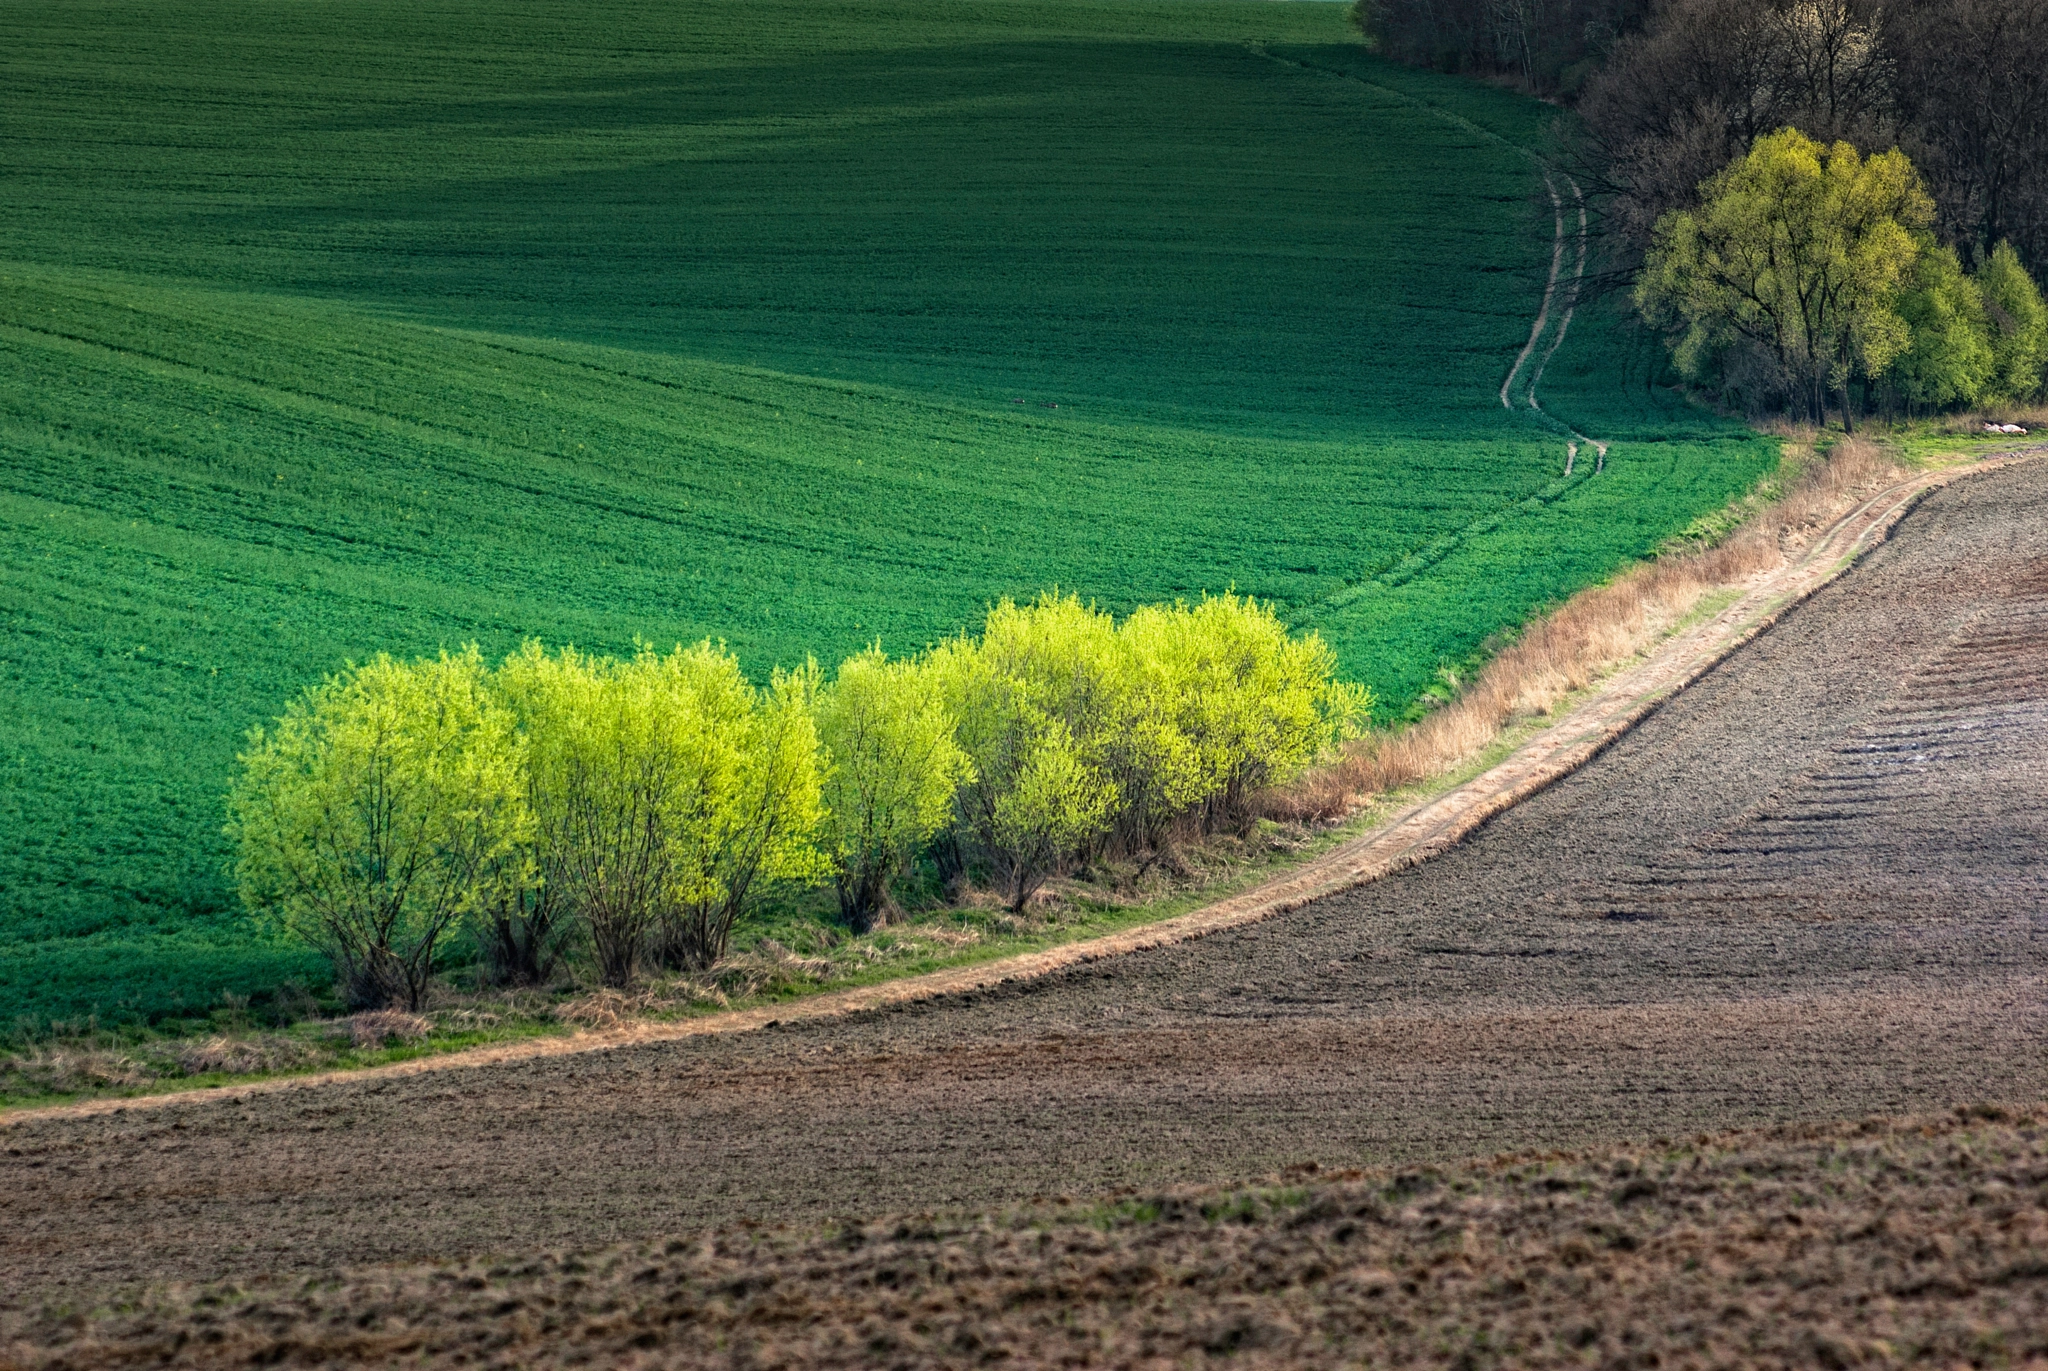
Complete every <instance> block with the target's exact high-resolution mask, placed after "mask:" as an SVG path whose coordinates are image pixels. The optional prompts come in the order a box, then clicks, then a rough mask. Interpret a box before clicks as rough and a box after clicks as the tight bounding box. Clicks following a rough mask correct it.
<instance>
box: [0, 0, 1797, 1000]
mask: <svg viewBox="0 0 2048 1371" xmlns="http://www.w3.org/2000/svg"><path fill="white" fill-rule="evenodd" d="M1552 115H1553V111H1551V110H1549V109H1548V108H1546V107H1544V106H1541V105H1538V104H1535V103H1534V102H1530V101H1525V100H1521V99H1519V98H1517V97H1514V96H1510V95H1507V94H1504V93H1500V92H1496V91H1492V90H1489V89H1486V88H1483V87H1479V86H1475V85H1467V84H1460V83H1457V82H1454V81H1452V80H1449V79H1447V78H1437V77H1433V76H1428V75H1423V74H1418V73H1412V72H1407V71H1403V70H1400V69H1397V68H1393V67H1390V66H1386V65H1383V64H1380V63H1378V62H1376V61H1375V60H1374V59H1373V58H1371V57H1369V56H1368V55H1367V54H1365V53H1364V52H1363V51H1361V50H1360V49H1359V48H1358V46H1357V44H1356V43H1355V41H1353V39H1352V37H1351V36H1350V35H1349V33H1348V32H1347V30H1346V28H1345V24H1344V12H1343V9H1342V8H1341V7H1340V6H1337V5H1333V4H1275V3H1202V2H1200V0H1183V2H1181V3H1145V2H1144V0H1128V2H1115V0H1105V2H1103V3H1075V2H1073V0H919V2H918V3H914V4H913V3H906V2H905V0H868V2H867V3H861V4H847V5H836V6H835V5H829V4H828V5H822V6H821V5H818V4H815V3H813V4H805V5H796V4H791V3H787V2H786V0H757V2H756V3H749V4H745V5H737V4H727V5H719V4H714V3H709V0H674V2H673V3H664V4H658V5H657V4H637V5H636V4H630V3H629V4H622V5H618V6H613V7H610V8H607V9H604V10H602V11H597V10H594V9H592V8H591V7H588V6H584V5H578V4H569V3H560V2H559V0H526V2H525V3H516V2H515V0H473V2H472V3H469V4H466V5H465V4H446V5H437V6H419V5H412V4H404V5H401V4H381V3H371V2H370V0H292V2H291V3H286V2H285V0H264V2H263V3H243V4H235V3H208V4H194V3H188V2H186V0H148V3H140V2H138V0H114V2H113V3H97V4H95V3H78V4H67V5H63V6H53V5H50V4H47V3H43V2H42V0H0V523H4V530H5V536H4V542H0V1022H5V1021H7V1020H8V1019H9V1018H11V1017H14V1016H28V1017H33V1018H43V1017H48V1016H51V1015H75V1014H80V1013H83V1012H86V1011H89V1010H97V1011H98V1012H101V1013H103V1014H116V1015H118V1014H123V1013H131V1012H132V1013H141V1014H145V1015H148V1014H159V1013H163V1012H166V1011H170V1010H174V1009H176V1008H178V1007H180V1006H186V1007H190V1006H195V1005H200V1004H203V1003H206V1002H209V1001H215V1000H217V999H218V997H219V995H220V993H221V992H222V991H223V990H233V991H237V992H241V993H248V992H260V991H262V990H263V989H264V988H265V987H267V986H269V985H271V984H274V983H275V982H276V981H277V980H278V978H279V977H280V976H286V975H311V974H312V973H313V968H312V965H311V963H310V962H309V960H308V958H307V956H306V954H304V953H303V952H300V951H297V950H294V949H290V948H285V947H280V946H277V945H275V944H274V943H272V942H269V941H267V940H265V939H264V938H262V937H261V936H259V935H258V934H257V933H256V932H255V931H254V930H252V929H251V928H250V927H249V926H248V925H247V924H246V923H245V921H244V920H243V919H242V918H241V916H240V914H239V912H238V910H237V909H236V908H235V906H234V903H233V899H232V896H231V894H230V892H229V890H228V888H227V884H226V881H225V879H224V876H223V872H222V863H223V860H224V856H225V853H224V851H223V845H222V843H221V841H220V838H219V836H218V830H219V827H220V822H221V818H222V810H221V798H220V797H221V794H222V791H223V789H224V786H225V783H226V779H227V776H228V772H229V769H230V767H231V765H232V761H233V756H234V752H235V749H236V746H237V742H238V740H239V739H240V737H241V736H242V734H243V733H244V732H245V730H246V729H247V728H248V727H249V726H250V725H251V724H252V723H254V722H257V721H258V720H261V719H263V718H266V717H268V716H269V715H271V714H274V713H275V712H276V711H277V709H278V707H279V706H280V704H281V703H282V701H283V700H284V699H285V698H286V697H287V696H288V695H289V694H290V693H291V692H292V691H294V690H296V689H297V688H298V687H300V686H302V685H304V684H306V683H308V682H311V681H313V680H316V679H317V678H318V677H319V676H320V675H321V674H322V673H324V672H326V671H328V670H331V669H332V668H334V667H335V666H337V665H338V664H340V663H341V662H342V661H344V660H345V659H348V658H350V657H362V656H364V655H366V654H369V653H372V652H375V651H377V650H380V649H388V650H390V651H393V652H396V653H404V654H410V653H415V652H422V651H431V650H433V649H434V648H436V647H439V646H442V645H454V644H457V643H460V642H463V641H469V640H475V641H479V642H481V643H482V644H483V645H484V647H485V649H486V650H487V651H489V652H498V651H502V650H504V649H506V648H509V647H510V646H511V645H513V644H514V643H516V642H517V641H518V640H519V639H520V638H521V637H522V636H526V635H539V636H541V637H543V638H545V639H547V640H549V641H550V642H562V641H573V642H575V643H577V644H579V645H582V646H586V647H590V648H594V649H602V650H619V649H622V648H626V647H628V646H630V644H631V642H632V641H633V640H634V638H635V637H636V636H638V637H644V638H647V639H651V640H653V641H655V642H657V643H662V644H667V643H670V642H674V641H677V640H685V639H687V640H694V639H697V638H701V637H705V636H709V637H713V638H719V639H723V640H725V641H726V642H728V643H729V644H730V645H731V646H732V647H733V648H734V650H735V651H737V652H738V653H739V654H740V656H741V658H742V660H743V661H744V662H745V663H746V664H747V665H748V667H749V669H750V670H753V671H755V672H757V673H760V674H765V673H766V671H767V670H768V668H769V667H771V666H772V665H774V664H777V663H790V662H795V661H800V660H801V659H802V658H803V657H804V656H805V655H806V654H813V653H814V654H816V655H817V656H819V657H820V658H822V659H825V660H827V661H831V660H833V659H836V658H837V657H838V656H839V655H841V654H844V653H846V652H847V651H849V650H851V649H853V648H855V647H857V646H859V645H861V644H863V643H866V642H868V641H871V640H873V639H875V638H880V639H881V641H882V642H883V644H884V645H885V646H887V647H889V648H891V649H892V650H904V649H912V648H916V647H920V646H922V645H923V644H925V643H927V642H930V641H932V640H934V639H936V638H938V637H940V636H942V635H945V634H948V633H952V632H954V631H956V630H959V629H962V628H966V627H971V626H972V625H973V624H974V623H975V622H976V620H977V619H978V617H979V613H980V610H981V608H982V606H984V605H985V604H986V603H988V602H989V601H990V600H991V599H993V598H995V597H997V596H1001V595H1015V596H1025V595H1030V594H1032V593H1034V592H1036V591H1037V590H1039V589H1040V588H1042V587H1045V586H1049V585H1054V584H1057V585H1059V586H1061V587H1063V588H1068V589H1072V590H1075V591H1078V592H1079V593H1081V594H1082V595H1084V596H1086V597H1089V598H1092V599H1095V600H1097V601H1099V602H1100V603H1102V604H1103V605H1104V606H1106V607H1109V608H1113V609H1116V610H1125V609H1128V608H1129V607H1131V606H1133V605H1135V604H1139V603H1142V602H1145V601H1150V600H1160V599H1169V598H1172V597H1174V596H1192V595H1197V594H1199V593H1200V592H1201V591H1203V590H1221V589H1224V588H1226V587H1229V586H1233V585H1234V586H1235V587H1236V588H1237V589H1239V590H1241V591H1247V592H1250V593H1252V594H1255V595H1258V596H1261V597H1265V598H1269V599H1272V600H1274V601H1276V602H1278V604H1279V605H1280V607H1281V609H1282V612H1283V614H1284V615H1285V616H1286V617H1287V618H1288V619H1289V620H1290V622H1292V623H1295V624H1297V625H1299V626H1305V627H1306V626H1312V627H1314V628H1316V629H1318V630H1319V631H1321V632H1322V633H1323V634H1324V635H1325V636H1326V637H1327V638H1329V639H1330V640H1331V641H1332V642H1333V643H1334V644H1335V646H1336V648H1337V650H1338V652H1339V655H1340V658H1341V660H1342V662H1343V664H1344V667H1345V669H1346V671H1347V672H1349V673H1350V674H1351V675H1353V676H1354V677H1355V678H1357V679H1360V680H1363V681H1365V682H1366V683H1368V684H1369V685H1370V686H1371V687H1372V688H1373V689H1374V691H1375V692H1376V693H1377V694H1378V696H1379V698H1380V700H1381V702H1382V709H1383V710H1384V711H1385V713H1386V714H1387V715H1388V716H1389V717H1392V716H1397V715H1399V714H1400V713H1401V712H1402V711H1403V710H1404V709H1406V708H1408V707H1409V706H1410V705H1411V704H1412V703H1413V702H1414V701H1415V700H1416V699H1417V697H1418V694H1419V693H1420V692H1421V691H1423V690H1424V689H1426V688H1427V687H1428V686H1429V685H1430V684H1431V683H1432V682H1433V681H1435V680H1436V679H1437V677H1438V672H1439V670H1440V668H1441V667H1443V666H1444V665H1445V664H1447V663H1459V662H1463V661H1465V660H1468V659H1469V658H1470V657H1471V656H1472V654H1473V653H1475V652H1476V651H1478V650H1479V649H1480V647H1481V645H1482V643H1484V642H1485V641H1486V640H1487V639H1488V637H1489V636H1490V635H1493V634H1496V633H1498V632H1499V631H1501V630H1503V629H1507V628H1511V627H1512V626H1513V625H1515V624H1517V623H1518V622H1520V621H1521V620H1523V619H1524V618H1525V617H1526V616H1527V615H1528V614H1529V613H1530V612H1531V611H1532V610H1533V609H1535V608H1538V607H1540V606H1542V605H1544V604H1546V603H1550V602H1554V601H1555V600H1557V599H1558V598H1560V597H1562V596H1564V595H1566V594H1568V593H1570V592H1571V591H1572V590H1574V589H1576V588H1578V587H1580V586H1583V585H1585V584H1587V583H1589V582H1591V581H1594V580H1597V579H1599V578H1601V577H1602V576H1605V575H1607V574H1609V573H1610V572H1612V571H1613V570H1614V569H1615V568H1616V567H1617V566H1619V565H1620V564H1622V563H1623V562H1624V561H1626V560H1628V559H1630V558H1633V557H1636V556H1639V555H1641V554H1642V553H1644V552H1645V551H1647V550H1648V549H1650V548H1652V547H1654V546H1655V545H1656V544H1657V543H1658V542H1659V541H1661V540H1662V539H1664V538H1665V537H1666V536H1668V535H1669V534H1670V533H1672V532H1673V531H1674V530H1676V529H1678V528H1681V527H1683V526H1684V525H1685V524H1687V523H1688V522H1689V521H1690V520H1692V519H1693V518H1694V517H1695V516H1696V515H1697V514H1699V513H1700V512H1702V511H1703V510H1705V509H1708V508H1711V507H1714V506H1718V505H1719V504H1721V503H1722V502H1724V501H1725V500H1726V499H1728V498H1729V497H1730V496H1731V495H1732V494H1734V493H1735V492H1737V491H1738V490H1740V489H1741V488H1743V487H1744V486H1746V485H1747V484H1748V483H1749V482H1750V481H1752V480H1753V479H1754V478H1755V477H1756V476H1757V475H1758V474H1759V472H1761V471H1762V470H1763V469H1764V468H1766V467H1767V466H1768V465H1770V464H1771V462H1772V461H1773V452H1772V450H1771V448H1770V446H1769V445H1768V444H1765V443H1763V442H1761V441H1759V440H1758V439H1756V438H1755V437H1753V436H1751V435H1748V434H1745V433H1742V432H1740V431H1739V430H1736V429H1734V428H1732V427H1729V426H1727V425H1723V424H1720V423H1718V422H1717V421H1714V420H1712V419H1710V418H1707V417H1705V416H1703V415H1700V414H1698V413H1696V412H1693V411H1690V410H1686V409H1683V408H1681V407H1678V406H1676V405H1674V404H1673V403H1672V402H1670V401H1669V400H1668V399H1666V398H1665V397H1664V396H1663V395H1662V393H1661V392H1658V393H1652V392H1650V391H1649V390H1648V389H1647V388H1646V386H1645V383H1644V382H1645V378H1644V376H1643V373H1642V370H1641V367H1642V362H1641V360H1640V355H1639V353H1637V352H1636V351H1634V350H1632V349H1633V347H1634V345H1632V344H1631V343H1629V342H1628V341H1627V340H1626V339H1625V338H1624V336H1623V335H1622V333H1621V332H1620V330H1619V329H1618V328H1617V327H1616V326H1615V324H1614V321H1613V319H1612V318H1611V317H1609V316H1607V315H1604V314H1601V313H1599V312H1597V311H1582V312H1581V314H1580V316H1579V319H1578V322H1577V323H1576V324H1575V325H1574V326H1573V332H1572V333H1571V335H1570V337H1569V339H1568V340H1567V341H1566V342H1565V344H1564V346H1563V347H1562V349H1561V350H1560V351H1559V352H1558V353H1557V355H1556V357H1555V359H1554V360H1553V361H1552V362H1551V364H1550V366H1549V369H1548V371H1547V372H1546V373H1545V380H1544V394H1545V403H1546V407H1547V408H1548V409H1550V410H1551V411H1552V412H1553V413H1555V414H1557V415H1559V416H1560V417H1562V418H1564V419H1566V420H1568V421H1569V422H1570V423H1571V424H1573V425H1574V426H1576V427H1577V428H1579V429H1581V430H1583V431H1585V432H1588V433H1592V434H1594V435H1596V436H1600V437H1603V438H1607V439H1611V440H1613V443H1614V446H1613V451H1612V455H1611V456H1610V458H1609V461H1608V465H1607V470H1606V471H1605V473H1604V474H1602V475H1600V476H1598V477H1591V476H1588V475H1587V474H1585V472H1586V468H1585V467H1584V466H1581V468H1580V474H1579V475H1578V476H1576V477H1574V478H1573V479H1572V480H1571V481H1569V482H1567V481H1563V480H1561V479H1560V471H1561V467H1562V463H1563V457H1564V452H1563V442H1562V438H1561V437H1560V436H1559V434H1558V433H1557V432H1555V431H1553V429H1552V428H1550V427H1547V426H1546V425H1545V424H1544V423H1543V421H1541V420H1540V419H1539V418H1537V417H1535V416H1532V415H1530V414H1528V413H1526V412H1524V413H1520V414H1510V413H1507V412H1505V411H1504V410H1503V409H1502V408H1501V406H1500V403H1499V400H1498V397H1497V391H1498V389H1499V386H1500V384H1501V381H1502V379H1503V378H1504V377H1505V375H1506V373H1507V369H1508V366H1509V364H1510V363H1511V362H1512V360H1513V359H1514V357H1515V355H1516V353H1517V351H1518V350H1519V349H1520V348H1521V347H1522V345H1523V343H1524V341H1525V340H1526V339H1527V338H1528V336H1529V329H1530V324H1531V320H1532V319H1533V317H1534V316H1535V314H1536V309H1537V303H1538V299H1539V297H1540V296H1541V294H1542V290H1543V284H1544V280H1545V276H1546V272H1547V269H1548V266H1549V262H1550V255H1551V253H1550V250H1551V227H1550V215H1549V210H1548V204H1547V201H1546V202H1540V203H1539V200H1538V197H1539V196H1540V194H1541V189H1540V184H1541V183H1540V179H1539V177H1538V173H1537V171H1536V169H1535V166H1534V164H1533V163H1532V162H1531V161H1530V159H1529V158H1528V157H1527V156H1525V155H1524V154H1523V153H1521V152H1520V151H1518V150H1517V149H1518V147H1521V146H1531V145H1534V144H1536V143H1537V142H1538V141H1539V139H1540V137H1541V133H1542V129H1543V127H1544V124H1545V122H1546V121H1547V120H1548V119H1549V118H1550V117H1552Z"/></svg>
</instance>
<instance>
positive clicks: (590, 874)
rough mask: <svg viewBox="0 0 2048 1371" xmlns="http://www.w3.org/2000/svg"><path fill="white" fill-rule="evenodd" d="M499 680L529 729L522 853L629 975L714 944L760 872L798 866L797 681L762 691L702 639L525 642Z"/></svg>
mask: <svg viewBox="0 0 2048 1371" xmlns="http://www.w3.org/2000/svg"><path fill="white" fill-rule="evenodd" d="M496 686H497V689H498V691H499V693H500V694H501V695H502V697H503V698H504V699H505V700H506V701H507V703H508V704H509V706H510V707H511V709H512V710H513V711H514V713H516V715H517V716H518V718H519V721H520V731H521V733H522V734H523V735H524V737H525V740H526V757H527V771H526V784H527V788H528V791H529V793H530V796H531V805H532V810H533V814H534V816H535V823H534V828H533V864H534V867H535V869H536V870H537V871H538V873H539V875H540V879H541V882H542V889H543V890H544V891H545V892H547V898H548V899H549V901H550V904H549V906H548V907H549V909H550V911H551V913H553V914H554V917H556V918H558V919H559V918H562V917H567V916H571V915H573V917H575V918H576V919H577V920H578V921H579V922H580V923H581V925H582V926H583V927H584V928H586V929H587V930H588V933H589V937H590V941H591V945H592V948H593V950H594V952H595V954H596V958H597V965H598V972H599V975H600V976H601V977H602V978H603V980H604V982H605V983H606V984H607V985H625V984H627V983H629V982H630V981H631V980H632V978H633V976H634V974H635V973H636V972H637V971H638V970H639V968H640V966H641V964H642V962H643V961H644V960H645V959H647V958H648V957H649V956H654V957H657V958H659V959H660V960H661V961H663V962H664V963H666V964H670V965H675V966H680V967H686V968H691V969H696V968H701V967H705V966H709V965H710V964H711V963H712V962H714V961H716V960H717V958H718V957H719V956H720V955H721V954H722V953H723V952H724V950H725V940H726V938H727V937H728V936H729V934H730V932H731V929H732V925H733V923H734V921H735V920H736V919H738V918H739V917H740V915H741V914H742V913H744V911H745V909H746V907H747V901H748V899H749V897H750V896H751V895H753V894H755V893H756V892H757V885H756V883H757V882H762V881H772V880H775V879H780V878H785V877H796V878H808V877H810V876H811V875H812V874H814V872H815V870H816V867H817V859H816V854H815V853H814V851H813V849H812V848H811V846H810V838H811V834H812V831H813V830H814V829H815V828H816V826H817V823H818V820H819V801H818V771H817V736H816V733H815V732H814V731H813V729H812V726H811V723H810V720H809V718H808V716H807V715H806V713H805V710H804V707H803V706H804V702H803V700H802V698H801V691H800V689H799V688H797V684H796V683H795V682H792V681H788V680H785V679H783V678H780V677H778V678H777V680H776V683H775V684H774V685H772V686H771V687H770V688H769V689H767V690H765V691H763V690H757V689H756V688H755V687H754V686H752V685H751V684H749V683H748V681H747V679H746V677H745V676H744V675H742V674H741V672H740V669H739V663H738V662H737V661H736V660H735V659H734V658H733V656H732V654H731V653H729V652H726V651H725V650H724V649H722V648H717V647H713V646H712V645H710V644H709V643H700V644H698V645H697V646H696V647H692V648H680V647H679V648H677V649H676V650H675V651H673V652H671V653H669V654H668V655H667V656H660V655H658V654H656V653H654V652H653V651H651V650H649V649H646V648H642V649H641V651H640V652H638V653H637V654H636V655H635V656H634V657H632V658H631V659H629V660H626V661H619V660H617V659H614V658H593V657H589V656H586V655H583V654H581V653H578V652H576V651H575V650H574V649H573V648H565V649H563V650H562V651H561V652H560V653H557V654H554V655H552V656H551V655H549V654H548V653H547V652H545V651H544V650H543V649H542V648H541V646H540V645H539V644H538V643H528V644H527V645H526V646H525V647H524V648H523V649H522V650H521V651H520V652H518V653H516V654H514V655H513V656H511V657H509V658H507V659H506V661H505V664H504V666H503V667H501V668H500V669H499V672H498V675H497V680H496Z"/></svg>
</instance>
